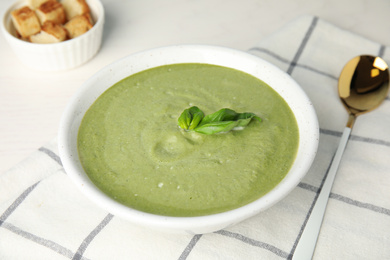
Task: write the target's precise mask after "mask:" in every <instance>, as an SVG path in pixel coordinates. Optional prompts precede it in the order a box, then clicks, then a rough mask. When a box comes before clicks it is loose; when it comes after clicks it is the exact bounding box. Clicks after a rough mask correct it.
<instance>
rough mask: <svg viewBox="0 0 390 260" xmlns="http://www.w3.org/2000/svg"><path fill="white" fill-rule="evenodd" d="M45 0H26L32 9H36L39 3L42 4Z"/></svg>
mask: <svg viewBox="0 0 390 260" xmlns="http://www.w3.org/2000/svg"><path fill="white" fill-rule="evenodd" d="M46 1H47V0H29V1H28V5H29V6H30V8H32V9H37V8H38V7H39V6H40V5H41V4H43V3H44V2H46Z"/></svg>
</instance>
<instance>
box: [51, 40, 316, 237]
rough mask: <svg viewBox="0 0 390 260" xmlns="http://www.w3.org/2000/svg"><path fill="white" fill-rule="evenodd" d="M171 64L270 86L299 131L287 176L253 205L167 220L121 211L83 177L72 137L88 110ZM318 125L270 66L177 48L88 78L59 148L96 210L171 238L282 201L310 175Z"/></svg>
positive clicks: (216, 51)
mask: <svg viewBox="0 0 390 260" xmlns="http://www.w3.org/2000/svg"><path fill="white" fill-rule="evenodd" d="M174 63H207V64H214V65H220V66H225V67H229V68H233V69H237V70H240V71H243V72H246V73H249V74H251V75H253V76H254V77H257V78H259V79H261V80H263V81H264V82H265V83H267V84H268V85H269V86H270V87H272V88H273V89H274V90H275V91H276V92H277V93H279V94H280V96H281V97H282V98H284V100H285V101H286V102H287V104H288V105H289V106H290V108H291V110H292V111H293V113H294V115H295V117H296V120H297V123H298V128H299V148H298V153H297V156H296V159H295V161H294V164H293V165H292V167H291V169H290V171H289V172H288V174H287V175H286V177H285V178H284V179H283V180H282V181H281V182H280V183H279V184H278V185H277V186H276V187H275V188H273V189H272V190H271V191H270V192H268V193H267V194H266V195H264V196H263V197H261V198H259V199H258V200H256V201H254V202H251V203H249V204H247V205H245V206H242V207H239V208H237V209H234V210H229V211H226V212H222V213H218V214H212V215H208V216H200V217H168V216H160V215H154V214H150V213H145V212H141V211H138V210H135V209H132V208H129V207H127V206H124V205H122V204H120V203H118V202H116V201H115V200H114V199H111V198H110V197H108V196H107V195H106V194H104V193H103V192H102V191H100V190H99V189H98V188H97V187H96V186H95V185H94V184H93V183H92V181H91V180H90V179H89V178H88V175H87V174H86V173H85V171H84V169H83V167H82V165H81V162H80V160H79V155H78V151H77V135H78V130H79V126H80V123H81V120H82V118H83V116H84V114H85V112H86V111H87V110H88V108H89V107H90V106H91V105H92V104H93V103H94V102H95V100H96V99H97V98H98V97H99V96H100V95H101V94H102V93H103V92H104V91H106V90H107V89H108V88H110V87H111V86H112V85H114V84H115V83H117V82H118V81H120V80H122V79H123V78H125V77H128V76H130V75H132V74H135V73H138V72H140V71H142V70H146V69H149V68H153V67H157V66H161V65H167V64H174ZM318 139H319V126H318V120H317V116H316V113H315V111H314V108H313V105H312V103H311V101H310V100H309V98H308V97H307V95H306V94H305V93H304V92H303V90H302V89H301V88H300V86H299V85H298V84H297V83H296V82H295V81H294V80H293V79H292V78H291V77H290V76H289V75H287V74H286V73H285V72H283V71H281V70H280V69H279V68H277V67H275V66H274V65H272V64H270V63H268V62H266V61H264V60H262V59H260V58H258V57H255V56H252V55H250V54H249V53H245V52H242V51H237V50H233V49H229V48H224V47H217V46H202V45H179V46H169V47H163V48H157V49H152V50H148V51H143V52H139V53H135V54H133V55H130V56H127V57H125V58H123V59H120V60H118V61H117V62H114V63H112V64H110V65H108V66H106V67H104V68H103V69H101V70H100V71H98V72H97V73H96V74H95V75H93V76H92V77H91V78H89V79H88V80H87V81H86V82H85V83H84V84H83V86H82V87H81V88H80V89H79V91H78V92H77V93H76V94H75V96H74V97H73V99H72V100H71V101H70V103H69V104H68V106H67V108H66V110H65V112H64V114H63V117H62V119H61V124H60V129H59V134H58V147H59V153H60V157H61V161H62V164H63V166H64V168H65V171H66V172H67V174H68V176H69V177H70V178H71V179H72V181H73V182H74V183H75V184H76V185H77V187H78V188H79V189H80V190H81V191H82V192H83V193H84V194H85V195H86V196H87V197H89V198H90V199H91V200H92V201H94V202H95V203H96V204H97V205H99V206H101V207H102V208H104V209H106V210H107V211H109V212H111V213H112V214H114V215H116V216H118V217H121V218H123V219H126V220H128V221H130V222H132V223H135V224H137V225H141V226H145V227H148V228H152V229H156V230H161V231H165V232H172V233H192V234H193V233H195V234H199V233H209V232H214V231H217V230H220V229H223V228H226V227H228V226H231V225H234V224H237V223H239V222H240V221H243V220H244V219H247V218H249V217H251V216H254V215H256V214H258V213H260V212H261V211H263V210H265V209H266V208H268V207H271V206H272V205H274V204H275V203H276V202H278V201H279V200H281V199H282V198H284V197H285V196H287V195H288V194H289V193H290V192H291V191H292V190H293V189H294V188H295V187H296V186H297V185H298V183H299V182H300V181H301V180H302V178H303V177H304V176H305V175H306V173H307V171H308V170H309V168H310V166H311V164H312V162H313V160H314V157H315V155H316V152H317V146H318Z"/></svg>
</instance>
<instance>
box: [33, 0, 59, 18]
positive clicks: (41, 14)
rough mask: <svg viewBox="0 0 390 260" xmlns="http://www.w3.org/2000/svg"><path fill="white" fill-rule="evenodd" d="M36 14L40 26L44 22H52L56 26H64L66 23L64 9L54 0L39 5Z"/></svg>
mask: <svg viewBox="0 0 390 260" xmlns="http://www.w3.org/2000/svg"><path fill="white" fill-rule="evenodd" d="M36 14H37V16H38V18H39V20H40V21H41V24H43V23H44V22H46V21H53V22H55V23H58V24H64V23H65V22H66V15H65V9H64V7H63V6H62V4H60V3H59V2H57V1H56V0H48V1H46V2H44V3H43V4H41V5H40V6H39V7H38V8H37V10H36Z"/></svg>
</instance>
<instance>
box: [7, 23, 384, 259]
mask: <svg viewBox="0 0 390 260" xmlns="http://www.w3.org/2000/svg"><path fill="white" fill-rule="evenodd" d="M249 52H251V53H252V54H254V55H258V56H260V57H262V58H263V59H266V60H268V61H270V62H271V63H274V64H275V65H277V66H279V67H280V68H281V69H282V70H284V71H286V72H287V73H288V74H290V75H291V76H292V77H293V78H294V79H295V80H296V81H297V82H298V83H299V84H300V85H301V86H302V87H303V89H304V90H305V91H306V93H307V94H308V96H309V97H310V99H311V100H312V102H313V104H314V106H315V108H316V111H317V114H318V117H319V123H320V128H321V130H320V131H321V138H320V144H319V151H318V156H317V157H316V159H315V161H314V163H313V166H312V168H311V170H310V171H309V172H308V174H307V176H306V177H305V178H304V179H303V181H302V182H301V183H300V184H299V185H298V187H297V188H296V189H295V190H293V191H292V193H291V194H290V195H289V196H287V197H286V198H285V199H283V200H282V201H280V202H279V203H277V204H276V205H275V206H273V207H271V208H269V209H268V210H266V211H265V212H262V213H260V214H258V215H257V216H255V217H252V218H250V219H248V220H246V221H244V222H242V223H240V224H238V225H236V226H234V227H231V228H228V229H224V230H220V231H217V232H215V233H211V234H204V235H190V234H188V235H172V234H165V233H160V232H157V231H153V230H146V229H144V228H141V227H137V226H135V225H133V224H131V223H128V222H127V221H124V220H122V219H120V218H118V217H116V216H114V215H112V214H110V213H109V212H106V211H104V210H102V209H100V208H99V207H97V206H95V205H94V204H93V203H92V202H90V201H89V200H88V199H86V198H85V197H84V196H83V195H82V194H81V193H80V192H79V191H78V189H77V188H76V187H75V185H73V184H72V183H71V181H70V179H69V178H68V177H67V175H66V173H65V172H64V170H63V168H62V165H61V160H60V158H59V157H58V150H57V143H56V140H54V141H52V142H50V143H48V144H47V145H45V146H43V147H41V148H40V149H39V150H38V151H36V152H35V153H33V154H32V155H31V156H30V157H28V158H27V159H26V160H25V161H23V162H22V163H20V164H18V165H16V166H15V167H14V168H12V169H11V170H10V171H8V172H5V173H4V174H2V175H0V259H284V258H287V259H289V258H291V256H292V254H293V253H294V250H295V247H296V244H297V241H298V240H299V238H300V236H301V233H302V230H303V228H304V227H305V224H306V222H307V219H308V217H309V215H310V212H311V209H312V207H313V204H314V203H315V202H316V199H317V197H318V192H319V190H320V189H321V185H322V183H323V180H324V177H325V176H326V174H327V171H328V169H329V165H330V163H331V161H332V157H333V156H334V154H335V151H336V149H337V146H338V143H339V139H340V136H341V132H342V131H343V129H344V127H345V124H346V122H347V112H346V111H345V109H344V107H343V106H342V104H341V103H340V101H339V99H338V97H337V90H336V89H337V79H338V75H339V73H340V72H341V70H342V68H343V66H344V64H345V63H346V62H347V61H348V60H349V59H351V58H353V57H354V56H357V55H360V54H373V55H379V56H382V57H383V58H384V59H385V60H386V61H387V62H389V61H390V48H388V47H386V46H381V45H380V44H378V43H376V42H373V41H370V40H367V39H364V38H362V37H360V36H358V35H354V34H352V33H350V32H348V31H345V30H342V29H339V28H337V27H335V26H333V25H331V24H329V23H327V22H325V21H323V20H321V19H318V18H317V17H312V16H304V17H300V18H299V19H297V20H294V21H293V22H291V23H290V24H288V25H286V26H285V27H284V28H282V29H281V30H280V31H278V32H276V33H275V34H273V35H271V36H270V37H268V38H266V39H263V40H262V41H261V42H260V43H259V44H258V45H256V46H254V47H253V48H251V49H250V50H249ZM389 129H390V100H389V98H387V99H386V100H385V102H384V104H383V105H382V106H380V107H379V108H378V109H377V110H375V111H374V112H371V113H368V114H365V115H362V116H360V117H359V118H358V119H357V121H356V124H355V126H354V129H353V130H352V136H351V138H350V140H349V143H348V145H347V148H346V150H345V153H344V156H343V159H342V162H341V165H340V168H339V171H338V175H337V176H336V179H335V183H334V187H333V190H332V193H331V195H330V200H329V204H328V208H327V211H326V215H325V218H324V223H323V226H322V229H321V233H320V237H319V240H318V244H317V248H316V251H315V254H314V259H390V134H389Z"/></svg>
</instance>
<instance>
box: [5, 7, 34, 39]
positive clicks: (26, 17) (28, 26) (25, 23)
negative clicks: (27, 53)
mask: <svg viewBox="0 0 390 260" xmlns="http://www.w3.org/2000/svg"><path fill="white" fill-rule="evenodd" d="M11 18H12V22H13V25H14V26H15V29H16V31H17V32H18V33H19V34H20V36H22V38H28V37H29V36H30V35H33V34H36V33H38V32H39V31H40V30H41V24H40V23H39V19H38V17H37V15H36V14H35V12H34V11H33V10H31V9H30V8H29V7H28V6H24V7H22V8H19V9H17V10H14V11H12V13H11Z"/></svg>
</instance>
